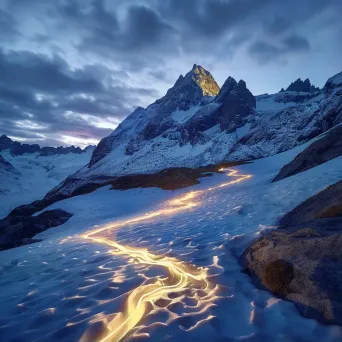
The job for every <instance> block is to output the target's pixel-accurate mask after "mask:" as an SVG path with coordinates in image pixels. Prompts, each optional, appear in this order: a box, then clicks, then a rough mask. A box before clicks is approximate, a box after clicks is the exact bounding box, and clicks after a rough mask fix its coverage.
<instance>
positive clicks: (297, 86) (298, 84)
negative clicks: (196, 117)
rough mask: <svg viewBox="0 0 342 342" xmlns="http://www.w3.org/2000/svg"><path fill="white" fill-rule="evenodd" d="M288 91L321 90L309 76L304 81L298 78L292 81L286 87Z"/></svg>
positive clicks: (308, 91) (311, 91) (305, 91)
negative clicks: (312, 82)
mask: <svg viewBox="0 0 342 342" xmlns="http://www.w3.org/2000/svg"><path fill="white" fill-rule="evenodd" d="M286 91H296V92H304V93H314V92H316V91H319V88H318V87H315V86H314V85H313V84H311V82H310V80H309V79H308V78H307V79H306V80H305V81H302V79H300V78H298V79H297V80H296V81H294V82H292V83H291V84H290V85H289V86H288V87H287V88H286Z"/></svg>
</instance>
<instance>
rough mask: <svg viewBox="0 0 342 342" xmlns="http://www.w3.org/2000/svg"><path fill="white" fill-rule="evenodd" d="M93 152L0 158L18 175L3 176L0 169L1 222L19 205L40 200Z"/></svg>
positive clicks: (5, 153)
mask: <svg viewBox="0 0 342 342" xmlns="http://www.w3.org/2000/svg"><path fill="white" fill-rule="evenodd" d="M91 153H92V151H90V150H89V151H87V152H85V153H82V154H74V153H69V154H63V155H54V156H47V157H41V156H38V154H37V153H34V154H24V155H21V156H12V155H11V154H10V153H9V151H2V152H1V155H2V156H3V157H4V158H5V159H6V160H7V161H9V162H10V163H11V164H12V165H13V167H14V168H15V169H16V170H17V171H19V173H20V174H16V173H9V172H6V173H2V172H1V169H0V203H1V204H0V218H2V217H3V216H6V215H7V214H8V213H9V212H10V211H11V210H12V209H14V208H15V207H17V206H18V205H21V204H28V203H30V202H32V201H34V200H38V199H41V198H42V197H44V195H45V194H46V193H47V192H48V191H49V190H51V189H52V188H53V187H55V186H56V185H58V184H59V183H60V182H61V181H63V180H64V179H65V178H66V177H67V176H69V175H70V174H72V173H74V172H75V171H77V170H78V169H79V168H80V167H82V166H84V165H85V164H87V163H88V162H89V160H90V157H91Z"/></svg>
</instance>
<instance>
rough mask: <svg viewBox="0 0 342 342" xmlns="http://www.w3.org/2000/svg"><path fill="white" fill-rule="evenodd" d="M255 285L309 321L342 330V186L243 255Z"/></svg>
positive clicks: (332, 188) (303, 206)
mask: <svg viewBox="0 0 342 342" xmlns="http://www.w3.org/2000/svg"><path fill="white" fill-rule="evenodd" d="M242 262H243V265H244V269H245V271H246V272H247V273H248V274H249V275H250V276H251V277H252V279H253V280H254V282H255V283H256V284H257V285H258V286H260V287H262V288H264V289H267V290H269V291H271V292H272V293H274V294H275V295H277V296H279V297H281V298H283V299H285V300H288V301H291V302H294V303H295V305H296V306H297V308H298V309H299V311H300V313H301V314H302V315H303V316H304V317H308V318H314V319H316V320H318V321H320V322H322V323H326V324H338V325H342V181H340V182H338V183H336V184H334V185H332V186H329V187H328V188H326V189H325V190H323V191H321V192H320V193H318V194H316V195H315V196H312V197H310V198H309V199H308V200H306V201H305V202H303V203H302V204H300V205H299V206H298V207H296V208H295V209H293V210H292V211H291V212H289V213H288V214H286V215H285V216H284V217H283V218H282V219H281V220H280V227H279V228H278V229H276V230H274V231H272V232H270V233H268V234H266V235H265V236H263V237H262V238H261V239H259V240H257V241H255V242H254V243H252V244H251V245H250V246H249V247H248V248H247V250H246V251H245V252H244V254H243V255H242Z"/></svg>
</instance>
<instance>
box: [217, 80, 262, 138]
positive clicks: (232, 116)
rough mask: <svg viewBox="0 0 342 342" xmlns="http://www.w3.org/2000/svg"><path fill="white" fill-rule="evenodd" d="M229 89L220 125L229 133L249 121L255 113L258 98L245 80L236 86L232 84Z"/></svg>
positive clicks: (225, 97) (223, 105) (223, 102)
mask: <svg viewBox="0 0 342 342" xmlns="http://www.w3.org/2000/svg"><path fill="white" fill-rule="evenodd" d="M228 89H229V90H230V91H229V92H227V94H226V95H225V96H224V98H223V101H222V109H221V119H220V127H221V130H226V131H227V132H228V133H229V132H233V131H235V130H236V128H238V127H241V126H243V125H244V124H246V123H247V118H248V117H249V116H250V115H253V114H254V109H255V107H256V99H255V97H254V96H253V94H252V93H251V92H250V91H249V90H248V89H247V87H246V82H245V81H243V80H240V81H239V83H237V84H236V85H235V86H234V87H232V84H230V85H229V87H228Z"/></svg>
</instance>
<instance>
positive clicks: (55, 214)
mask: <svg viewBox="0 0 342 342" xmlns="http://www.w3.org/2000/svg"><path fill="white" fill-rule="evenodd" d="M71 216H72V214H70V213H68V212H66V211H64V210H61V209H55V210H48V211H45V212H43V213H41V214H40V215H38V216H27V215H22V216H14V215H12V216H7V217H6V218H4V219H3V220H1V221H0V250H4V249H10V248H13V247H18V246H22V245H25V244H28V243H33V242H36V241H39V240H37V239H32V237H34V236H35V235H37V234H38V233H41V232H43V231H45V230H47V229H49V228H51V227H56V226H59V225H61V224H63V223H65V222H67V221H68V220H69V219H70V217H71Z"/></svg>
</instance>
